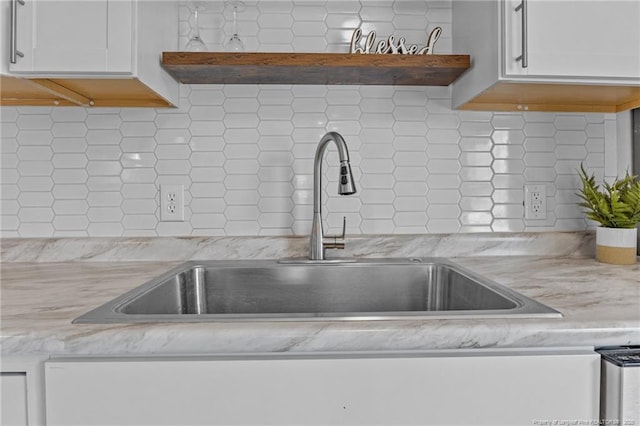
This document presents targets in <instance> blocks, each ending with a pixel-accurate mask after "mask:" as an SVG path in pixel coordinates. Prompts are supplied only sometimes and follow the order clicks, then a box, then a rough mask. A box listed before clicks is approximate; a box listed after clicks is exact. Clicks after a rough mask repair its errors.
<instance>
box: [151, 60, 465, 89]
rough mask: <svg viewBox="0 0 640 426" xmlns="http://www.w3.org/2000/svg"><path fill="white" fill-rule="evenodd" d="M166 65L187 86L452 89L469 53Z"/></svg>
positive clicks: (166, 62)
mask: <svg viewBox="0 0 640 426" xmlns="http://www.w3.org/2000/svg"><path fill="white" fill-rule="evenodd" d="M162 66H163V68H165V69H166V70H167V71H168V72H169V73H170V74H171V75H172V76H173V77H174V78H175V79H176V80H178V81H179V82H181V83H185V84H364V85H405V86H406V85H409V86H448V85H449V84H451V83H452V82H453V81H455V80H456V79H457V78H458V77H459V76H460V75H462V73H464V72H465V71H466V70H467V69H468V68H469V66H470V58H469V55H390V54H389V55H373V54H368V55H366V54H340V53H219V52H163V54H162Z"/></svg>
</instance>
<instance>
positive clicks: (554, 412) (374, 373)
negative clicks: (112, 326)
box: [45, 349, 600, 426]
mask: <svg viewBox="0 0 640 426" xmlns="http://www.w3.org/2000/svg"><path fill="white" fill-rule="evenodd" d="M45 378H46V416H47V424H48V425H49V426H56V425H60V426H62V425H64V426H71V425H82V426H91V425H100V426H107V425H114V426H115V425H118V426H120V425H136V426H144V425H153V426H158V425H181V426H186V425H470V424H473V425H481V424H485V425H510V426H513V425H531V424H534V421H536V420H539V421H542V420H585V421H591V420H595V419H598V414H599V412H598V410H599V408H598V406H599V403H598V400H599V381H600V357H599V355H598V354H596V353H595V352H593V350H590V349H561V350H555V349H554V350H456V351H445V352H443V351H434V352H420V353H413V352H411V353H393V354H390V353H370V354H366V353H350V354H344V353H341V354H307V355H282V354H280V355H276V354H273V355H272V354H269V355H239V356H224V357H223V356H215V357H213V356H212V357H175V358H166V357H162V358H150V357H145V358H84V359H78V358H75V359H57V360H51V361H49V362H47V363H46V365H45Z"/></svg>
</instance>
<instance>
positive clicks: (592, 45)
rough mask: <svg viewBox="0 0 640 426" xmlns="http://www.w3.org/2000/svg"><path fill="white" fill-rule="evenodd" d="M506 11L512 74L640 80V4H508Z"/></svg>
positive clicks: (532, 0)
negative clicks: (525, 63) (524, 60)
mask: <svg viewBox="0 0 640 426" xmlns="http://www.w3.org/2000/svg"><path fill="white" fill-rule="evenodd" d="M522 5H524V7H523V6H522ZM503 13H504V27H505V33H504V34H505V37H504V49H505V54H504V62H505V63H504V66H505V75H506V76H522V75H527V76H530V77H536V76H537V77H551V78H560V79H564V78H580V79H593V80H595V81H597V80H599V79H605V80H610V79H630V80H632V81H635V82H640V1H634V0H615V1H614V0H608V1H602V0H600V1H594V0H590V1H575V0H571V1H549V0H524V2H523V1H522V0H505V2H504V10H503ZM523 24H524V25H525V27H524V30H523ZM523 54H524V56H525V58H526V62H527V66H526V67H525V66H524V65H523V62H522V56H523Z"/></svg>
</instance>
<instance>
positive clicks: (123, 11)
mask: <svg viewBox="0 0 640 426" xmlns="http://www.w3.org/2000/svg"><path fill="white" fill-rule="evenodd" d="M178 19H179V17H178V3H177V1H175V0H0V20H1V21H2V27H1V28H0V32H1V36H2V45H1V52H0V53H1V54H2V58H1V59H0V65H1V71H0V79H1V80H2V84H1V85H0V105H78V106H87V107H90V106H99V107H134V106H136V107H168V106H172V105H177V104H178V103H179V98H180V96H179V84H178V82H176V81H175V80H174V79H173V77H171V76H170V75H169V74H168V73H167V72H166V71H165V70H164V69H162V67H161V66H160V58H161V55H162V52H163V51H166V50H169V51H170V50H177V48H178Z"/></svg>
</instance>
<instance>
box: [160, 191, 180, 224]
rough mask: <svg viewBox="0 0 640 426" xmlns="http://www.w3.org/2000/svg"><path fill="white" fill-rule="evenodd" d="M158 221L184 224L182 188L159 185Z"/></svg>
mask: <svg viewBox="0 0 640 426" xmlns="http://www.w3.org/2000/svg"><path fill="white" fill-rule="evenodd" d="M160 220H161V221H162V222H184V187H183V186H182V185H160Z"/></svg>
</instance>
